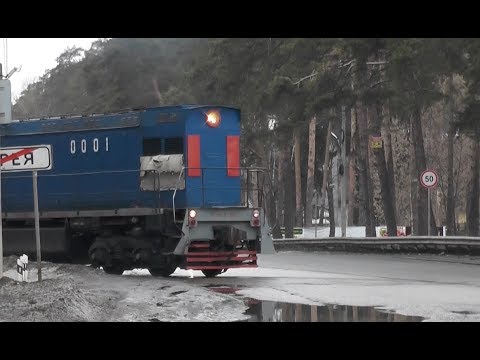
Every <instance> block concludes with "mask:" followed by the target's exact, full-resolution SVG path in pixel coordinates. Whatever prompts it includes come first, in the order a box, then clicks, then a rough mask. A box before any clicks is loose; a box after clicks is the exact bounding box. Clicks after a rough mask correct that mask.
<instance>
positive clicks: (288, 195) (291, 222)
mask: <svg viewBox="0 0 480 360" xmlns="http://www.w3.org/2000/svg"><path fill="white" fill-rule="evenodd" d="M287 149H288V150H287V151H286V153H287V154H291V147H287ZM283 166H284V167H283V174H284V184H285V185H284V208H283V211H284V223H285V238H293V227H294V226H295V171H294V169H293V166H292V163H291V160H290V156H288V155H287V156H285V157H284V162H283Z"/></svg>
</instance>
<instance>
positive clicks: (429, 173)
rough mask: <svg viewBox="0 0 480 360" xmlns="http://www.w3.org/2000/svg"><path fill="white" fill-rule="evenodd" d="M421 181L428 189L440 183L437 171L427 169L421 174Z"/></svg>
mask: <svg viewBox="0 0 480 360" xmlns="http://www.w3.org/2000/svg"><path fill="white" fill-rule="evenodd" d="M420 183H421V184H422V186H423V187H426V188H427V189H430V188H433V187H435V186H436V185H437V183H438V175H437V173H436V172H435V171H433V170H425V171H424V172H423V173H422V175H420Z"/></svg>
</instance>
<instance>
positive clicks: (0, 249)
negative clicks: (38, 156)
mask: <svg viewBox="0 0 480 360" xmlns="http://www.w3.org/2000/svg"><path fill="white" fill-rule="evenodd" d="M0 139H1V133H0ZM0 149H1V145H0ZM2 225H3V215H2V163H1V152H0V279H1V278H2V277H3V226H2Z"/></svg>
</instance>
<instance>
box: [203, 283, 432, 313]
mask: <svg viewBox="0 0 480 360" xmlns="http://www.w3.org/2000/svg"><path fill="white" fill-rule="evenodd" d="M206 287H207V288H209V289H210V290H212V291H215V292H219V293H222V294H235V293H236V291H238V290H240V288H241V287H243V286H238V287H230V286H224V285H209V286H206ZM244 300H245V304H246V305H247V306H248V310H247V311H245V313H244V314H245V315H250V319H248V320H243V321H242V322H420V321H422V320H424V319H425V318H423V317H421V316H408V315H402V314H397V313H395V312H389V311H383V310H380V309H376V308H374V307H372V306H348V305H335V304H327V305H323V306H317V305H305V304H294V303H286V302H277V301H265V300H257V299H252V298H244Z"/></svg>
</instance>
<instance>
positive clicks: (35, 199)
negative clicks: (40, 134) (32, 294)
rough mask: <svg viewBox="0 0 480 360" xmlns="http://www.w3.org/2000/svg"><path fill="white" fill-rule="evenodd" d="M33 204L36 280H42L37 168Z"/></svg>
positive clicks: (34, 177)
mask: <svg viewBox="0 0 480 360" xmlns="http://www.w3.org/2000/svg"><path fill="white" fill-rule="evenodd" d="M33 206H34V212H35V240H36V244H37V269H38V281H42V265H41V262H42V254H41V251H40V216H39V212H38V188H37V170H33Z"/></svg>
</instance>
